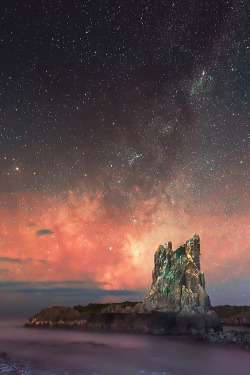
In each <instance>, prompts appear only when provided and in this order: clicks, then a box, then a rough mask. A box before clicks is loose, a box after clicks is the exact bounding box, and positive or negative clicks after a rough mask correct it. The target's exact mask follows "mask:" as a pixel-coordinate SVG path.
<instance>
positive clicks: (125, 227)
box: [0, 0, 250, 315]
mask: <svg viewBox="0 0 250 375" xmlns="http://www.w3.org/2000/svg"><path fill="white" fill-rule="evenodd" d="M4 3H5V2H4ZM6 4H7V5H6ZM6 4H5V5H4V4H1V8H2V9H1V25H2V31H1V34H0V46H1V49H0V50H1V53H0V61H1V78H0V82H1V90H0V91H1V92H0V93H1V99H0V224H1V225H0V314H3V315H4V314H10V315H11V314H17V311H18V312H19V313H20V314H26V313H34V312H36V309H37V308H39V309H40V308H42V307H45V306H48V305H52V304H53V305H73V304H79V303H81V304H87V303H89V302H98V301H121V300H127V299H130V300H138V301H139V300H141V299H142V298H143V296H144V295H145V294H146V292H147V290H148V289H149V288H150V284H151V276H152V274H151V271H152V268H153V254H154V252H155V250H156V248H157V247H158V245H159V244H164V243H165V242H167V241H172V242H173V247H174V248H177V247H178V246H179V245H181V244H182V243H184V242H185V241H186V240H187V239H188V238H190V237H191V236H192V235H193V234H195V233H198V234H199V235H200V237H201V254H202V255H201V267H202V270H203V271H204V272H205V276H206V282H207V291H208V293H209V294H210V296H211V300H212V304H217V305H218V304H224V303H228V304H241V305H243V304H248V305H250V252H249V251H250V249H249V247H247V242H248V241H247V239H248V238H249V231H248V224H249V221H250V220H249V219H250V218H249V210H248V207H249V196H248V186H247V185H248V181H249V174H248V172H249V159H248V160H247V155H248V152H249V133H248V132H247V128H248V126H249V124H250V1H248V0H245V1H243V0H232V1H229V0H216V1H214V0H205V1H200V0H199V1H197V0H172V1H166V0H157V1H152V0H126V1H125V0H120V1H119V0H113V1H112V0H82V1H80V0H78V1H70V0H55V1H52V0H50V1H49V0H30V1H29V0H23V1H9V2H8V3H6Z"/></svg>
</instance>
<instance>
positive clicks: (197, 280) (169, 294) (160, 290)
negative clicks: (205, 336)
mask: <svg viewBox="0 0 250 375" xmlns="http://www.w3.org/2000/svg"><path fill="white" fill-rule="evenodd" d="M154 263H155V265H154V269H153V275H152V277H153V282H152V286H151V290H150V292H149V295H148V296H147V297H146V298H145V300H144V301H143V303H142V306H143V309H144V311H152V310H157V311H162V312H170V311H173V312H177V313H192V312H193V313H201V314H204V313H207V312H208V311H209V310H210V309H211V305H210V300H209V297H208V295H207V293H206V291H205V277H204V273H202V272H201V271H200V238H199V236H198V235H194V236H193V237H192V238H191V239H189V240H188V241H187V242H186V243H185V244H184V245H183V246H180V247H179V248H178V249H177V250H176V251H173V250H172V244H171V242H167V243H166V244H165V245H164V246H162V245H160V246H159V248H158V250H157V251H156V253H155V257H154Z"/></svg>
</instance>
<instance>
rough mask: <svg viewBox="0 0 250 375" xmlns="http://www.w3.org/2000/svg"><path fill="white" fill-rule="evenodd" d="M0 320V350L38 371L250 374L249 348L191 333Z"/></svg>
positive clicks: (100, 374)
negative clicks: (77, 328)
mask: <svg viewBox="0 0 250 375" xmlns="http://www.w3.org/2000/svg"><path fill="white" fill-rule="evenodd" d="M23 325H24V321H22V320H15V321H14V320H4V321H3V320H2V321H1V322H0V333H1V336H0V352H6V353H7V354H8V356H9V357H13V358H15V357H16V358H23V359H24V360H25V361H28V362H29V363H30V366H31V371H34V373H35V374H37V375H38V374H39V375H40V374H43V375H45V374H46V375H48V374H64V375H66V374H78V375H80V374H82V375H117V374H121V375H141V374H144V375H149V374H155V375H156V374H157V375H184V374H185V375H196V374H197V375H198V374H199V375H200V374H201V373H202V374H203V375H211V374H214V375H216V374H221V375H223V374H225V375H234V374H235V373H239V370H240V374H241V375H248V374H249V368H250V356H249V353H248V351H247V350H243V349H237V348H235V347H234V348H226V347H221V346H213V345H211V344H207V343H204V342H197V340H194V339H192V338H190V337H186V338H183V337H166V336H165V337H163V336H162V337H160V336H148V335H145V336H144V335H141V336H139V335H127V334H105V333H93V332H82V331H74V330H59V329H58V330H57V329H41V328H40V329H39V328H24V327H23Z"/></svg>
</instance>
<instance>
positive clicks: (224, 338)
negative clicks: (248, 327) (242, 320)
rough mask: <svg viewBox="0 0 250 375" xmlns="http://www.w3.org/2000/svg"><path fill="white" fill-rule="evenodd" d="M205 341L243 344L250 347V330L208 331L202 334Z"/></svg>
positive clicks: (247, 347) (246, 347)
mask: <svg viewBox="0 0 250 375" xmlns="http://www.w3.org/2000/svg"><path fill="white" fill-rule="evenodd" d="M203 339H204V340H205V341H208V342H211V343H216V344H233V345H234V346H243V347H244V348H245V349H248V350H249V349H250V331H236V330H231V331H226V332H216V333H209V334H205V335H204V336H203Z"/></svg>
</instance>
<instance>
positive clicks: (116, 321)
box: [26, 235, 222, 334]
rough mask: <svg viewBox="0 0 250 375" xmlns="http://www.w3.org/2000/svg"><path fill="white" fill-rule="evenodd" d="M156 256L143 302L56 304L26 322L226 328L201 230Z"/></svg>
mask: <svg viewBox="0 0 250 375" xmlns="http://www.w3.org/2000/svg"><path fill="white" fill-rule="evenodd" d="M154 262H155V265H154V269H153V281H152V286H151V290H150V292H149V295H148V296H147V297H146V298H145V299H144V301H143V302H141V303H133V302H132V303H131V302H124V303H121V304H106V305H100V304H97V305H94V304H93V305H88V306H85V307H83V306H80V305H79V306H75V307H73V308H68V307H63V306H62V307H52V308H49V309H44V310H42V311H41V312H40V313H39V314H36V315H34V316H33V317H31V318H30V319H29V321H28V322H27V324H26V326H41V327H48V326H49V327H51V326H52V327H75V328H78V329H87V330H105V331H116V332H134V333H155V334H168V333H171V334H185V333H192V334H197V333H198V334H204V333H205V332H207V333H208V332H210V331H214V332H217V331H221V330H222V325H221V323H220V320H219V318H218V317H217V315H216V313H215V312H214V311H213V310H212V309H211V305H210V300H209V297H208V295H207V293H206V291H205V277H204V274H203V273H202V272H201V271H200V238H199V236H197V235H194V236H193V237H192V238H191V239H190V240H188V241H187V242H186V243H185V244H184V245H183V246H180V247H179V248H178V249H177V250H176V251H173V250H172V244H171V242H167V243H166V244H165V245H164V246H162V245H161V246H159V248H158V250H157V251H156V253H155V258H154Z"/></svg>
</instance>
